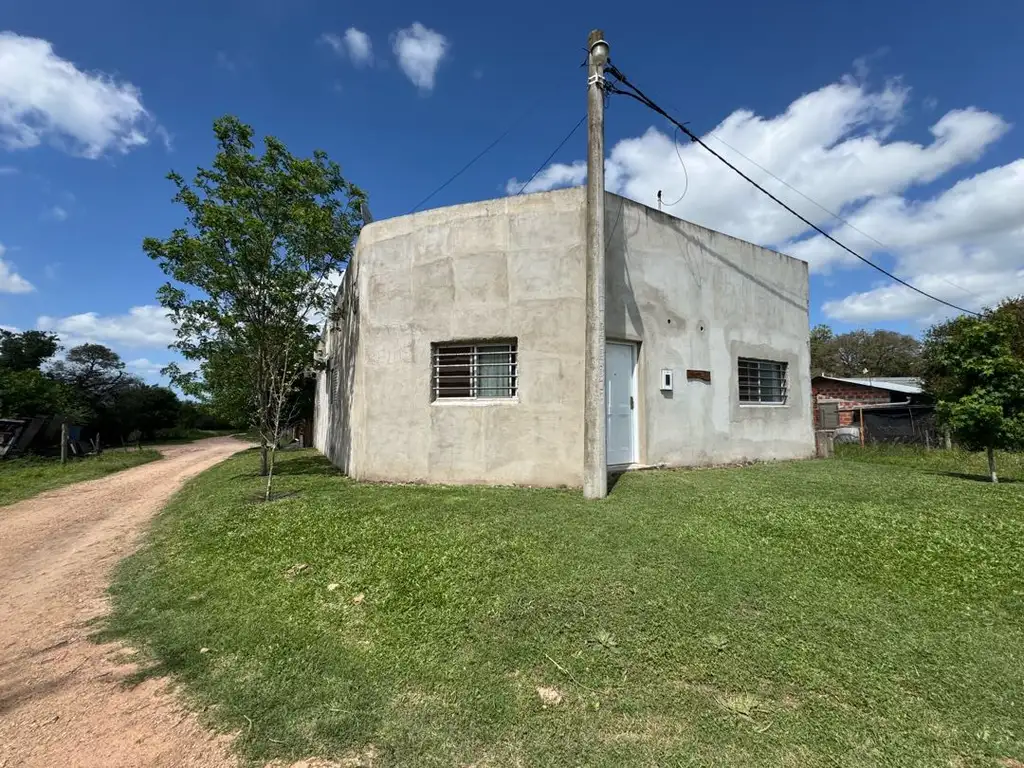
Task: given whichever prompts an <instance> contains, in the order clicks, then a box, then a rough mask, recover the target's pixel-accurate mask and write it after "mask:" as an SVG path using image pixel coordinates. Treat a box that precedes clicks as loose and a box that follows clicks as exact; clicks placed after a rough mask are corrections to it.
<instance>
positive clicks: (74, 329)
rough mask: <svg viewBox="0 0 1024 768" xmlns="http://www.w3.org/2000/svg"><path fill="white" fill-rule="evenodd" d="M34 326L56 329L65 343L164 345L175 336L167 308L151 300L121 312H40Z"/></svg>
mask: <svg viewBox="0 0 1024 768" xmlns="http://www.w3.org/2000/svg"><path fill="white" fill-rule="evenodd" d="M36 326H37V327H38V328H39V329H40V330H44V331H53V332H54V333H56V334H57V335H58V336H60V338H61V341H62V343H63V344H64V345H65V346H74V345H76V344H82V343H85V342H93V343H97V344H108V345H115V346H122V347H166V346H167V345H168V344H171V343H172V342H173V341H174V340H175V329H174V323H173V322H171V318H170V317H169V316H168V315H167V311H166V310H165V309H163V308H162V307H158V306H154V305H152V304H145V305H143V306H139V307H132V308H131V309H130V310H128V313H127V314H124V315H100V314H98V313H96V312H83V313H81V314H78V315H67V316H65V317H50V316H49V315H43V316H41V317H40V318H39V319H38V320H37V321H36Z"/></svg>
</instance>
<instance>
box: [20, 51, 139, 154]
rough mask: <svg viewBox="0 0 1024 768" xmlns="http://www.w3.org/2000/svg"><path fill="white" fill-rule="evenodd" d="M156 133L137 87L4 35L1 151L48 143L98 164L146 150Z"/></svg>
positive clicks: (52, 52)
mask: <svg viewBox="0 0 1024 768" xmlns="http://www.w3.org/2000/svg"><path fill="white" fill-rule="evenodd" d="M154 127H155V122H154V120H153V118H152V116H151V115H150V114H149V113H148V112H147V111H146V109H145V107H143V106H142V95H141V93H140V91H139V89H138V88H136V87H135V86H134V85H132V84H131V83H128V82H123V81H119V80H117V79H116V78H114V77H112V76H111V75H107V74H103V73H101V72H85V71H82V70H80V69H78V68H77V67H76V66H75V65H74V64H72V63H71V62H70V61H67V60H66V59H62V58H60V57H59V56H58V55H57V54H56V53H55V52H54V50H53V46H52V45H51V44H50V43H49V42H47V41H46V40H41V39H39V38H34V37H23V36H21V35H17V34H14V33H13V32H0V146H3V147H5V148H6V149H10V150H15V149H27V148H31V147H36V146H39V145H40V144H41V143H43V142H44V141H48V142H50V143H51V144H54V145H56V146H58V147H61V148H63V149H66V150H67V151H69V152H71V153H73V154H77V155H81V156H83V157H87V158H97V157H100V156H101V155H103V154H105V153H107V152H128V151H130V150H132V149H134V148H136V147H139V146H142V145H144V144H146V143H147V142H148V140H149V139H148V135H147V134H148V133H149V132H150V131H151V130H153V129H154Z"/></svg>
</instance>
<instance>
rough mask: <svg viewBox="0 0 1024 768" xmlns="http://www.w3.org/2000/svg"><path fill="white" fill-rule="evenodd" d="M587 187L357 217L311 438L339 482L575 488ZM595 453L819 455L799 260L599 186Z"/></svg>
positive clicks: (678, 462) (714, 457) (613, 457)
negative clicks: (600, 336)
mask: <svg viewBox="0 0 1024 768" xmlns="http://www.w3.org/2000/svg"><path fill="white" fill-rule="evenodd" d="M585 202H586V198H585V193H584V190H583V189H582V188H575V189H564V190H558V191H555V192H547V193H540V194H533V195H520V196H514V197H506V198H502V199H499V200H490V201H484V202H479V203H472V204H467V205H459V206H453V207H450V208H440V209H435V210H430V211H425V212H422V213H417V214H413V215H409V216H401V217H398V218H395V219H390V220H382V221H377V222H374V223H372V224H369V225H368V226H366V227H365V228H364V229H363V231H362V233H361V235H360V238H359V243H358V246H357V249H356V253H355V256H354V257H353V261H352V264H351V265H350V267H349V269H348V271H347V273H346V275H345V279H344V280H343V282H342V284H341V286H340V288H339V291H338V300H337V308H336V310H337V311H336V312H335V319H334V321H333V322H332V324H331V325H330V327H329V328H328V329H327V331H326V333H325V337H324V348H323V354H324V356H325V359H326V361H327V366H326V370H325V371H323V372H322V374H321V375H320V379H319V381H318V387H317V399H316V423H315V444H316V446H317V447H318V448H320V450H322V451H323V452H324V453H325V454H326V455H327V456H328V457H329V458H330V459H331V461H333V462H334V463H335V464H337V465H338V466H340V467H341V468H342V469H344V470H345V471H347V472H348V473H349V474H351V475H352V476H354V477H357V478H361V479H371V480H397V481H416V482H451V483H474V482H483V483H514V484H525V485H547V486H557V485H573V486H575V485H580V484H581V482H582V476H583V397H584V386H583V371H584V341H585V327H584V321H585V306H584V299H585V269H584V244H585V228H584V220H585ZM605 227H606V243H607V244H606V296H605V331H606V335H607V340H608V343H607V347H606V360H605V369H606V397H607V421H606V424H607V431H608V457H607V458H608V464H609V465H610V466H613V467H631V466H642V465H666V466H685V465H698V464H714V463H727V462H735V461H744V460H758V459H783V458H797V457H806V456H810V455H811V454H813V452H814V439H813V432H812V415H811V404H812V398H811V388H810V375H809V368H810V361H809V352H808V333H809V332H808V314H807V300H808V278H807V265H806V264H805V263H804V262H802V261H799V260H797V259H793V258H790V257H788V256H784V255H782V254H780V253H776V252H774V251H769V250H767V249H764V248H760V247H758V246H756V245H753V244H751V243H747V242H743V241H741V240H737V239H735V238H732V237H728V236H726V235H723V234H720V233H718V232H713V231H711V230H708V229H705V228H703V227H699V226H697V225H694V224H691V223H689V222H685V221H681V220H679V219H676V218H673V217H671V216H668V215H667V214H663V213H661V212H659V211H656V210H653V209H651V208H649V207H647V206H644V205H641V204H639V203H636V202H633V201H631V200H626V199H625V198H622V197H619V196H616V195H612V194H607V195H606V198H605Z"/></svg>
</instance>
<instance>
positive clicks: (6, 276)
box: [0, 243, 36, 293]
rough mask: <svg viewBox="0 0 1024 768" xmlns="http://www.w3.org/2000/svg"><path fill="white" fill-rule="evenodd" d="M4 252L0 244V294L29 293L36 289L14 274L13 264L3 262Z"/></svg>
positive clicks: (4, 249)
mask: <svg viewBox="0 0 1024 768" xmlns="http://www.w3.org/2000/svg"><path fill="white" fill-rule="evenodd" d="M6 250H7V249H6V248H4V246H3V243H0V293H31V292H32V291H34V290H35V289H36V287H35V286H34V285H32V283H30V282H29V281H28V280H26V279H25V278H24V277H22V276H21V275H19V274H18V273H17V272H15V271H14V265H13V264H11V263H10V262H8V261H4V260H3V258H2V257H3V255H4V253H5V252H6Z"/></svg>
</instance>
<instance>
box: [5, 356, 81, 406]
mask: <svg viewBox="0 0 1024 768" xmlns="http://www.w3.org/2000/svg"><path fill="white" fill-rule="evenodd" d="M67 395H68V393H67V392H66V391H65V390H64V388H63V387H62V386H61V385H60V384H59V383H58V382H56V381H53V380H52V379H50V378H48V377H46V376H44V375H43V374H42V373H41V372H40V371H37V370H36V369H34V368H29V369H27V370H20V371H19V370H16V371H10V370H7V369H0V416H4V417H11V416H39V415H46V414H51V413H58V412H61V411H63V410H64V406H65V404H66V402H67V400H68V397H67Z"/></svg>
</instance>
